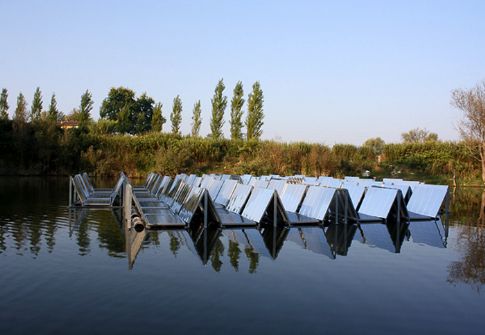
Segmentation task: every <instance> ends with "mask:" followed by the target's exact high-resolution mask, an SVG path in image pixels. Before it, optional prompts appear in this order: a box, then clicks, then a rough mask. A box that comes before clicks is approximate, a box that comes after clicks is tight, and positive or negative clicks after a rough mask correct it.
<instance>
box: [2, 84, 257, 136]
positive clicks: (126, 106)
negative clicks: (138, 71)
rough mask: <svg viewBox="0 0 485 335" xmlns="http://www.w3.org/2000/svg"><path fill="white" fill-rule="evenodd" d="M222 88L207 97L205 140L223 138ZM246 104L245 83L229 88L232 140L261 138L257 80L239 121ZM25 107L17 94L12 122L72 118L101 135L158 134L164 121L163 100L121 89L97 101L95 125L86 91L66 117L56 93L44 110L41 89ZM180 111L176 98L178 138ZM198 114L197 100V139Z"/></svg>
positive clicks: (195, 130)
mask: <svg viewBox="0 0 485 335" xmlns="http://www.w3.org/2000/svg"><path fill="white" fill-rule="evenodd" d="M225 89H226V86H225V85H224V81H223V79H220V80H219V81H218V83H217V85H216V87H215V89H214V95H213V97H212V99H211V108H212V110H211V119H210V134H209V137H211V138H213V139H221V138H223V137H224V134H223V126H224V123H225V112H226V108H227V105H228V98H227V96H226V95H225V93H224V91H225ZM245 103H246V100H245V98H244V88H243V84H242V82H241V81H238V82H237V84H236V86H235V87H234V89H233V96H232V99H231V101H230V114H229V124H230V138H231V139H233V140H242V139H244V138H245V139H248V140H259V139H260V138H261V135H262V127H263V124H264V109H263V107H264V106H263V105H264V95H263V91H262V89H261V85H260V83H259V81H256V82H255V83H254V84H253V85H252V91H251V92H250V93H249V94H248V97H247V114H246V118H245V119H243V118H244V111H243V107H244V104H245ZM27 105H28V104H27V101H26V99H25V96H24V95H23V94H22V93H19V95H18V97H17V103H16V107H15V110H14V113H13V118H12V120H13V121H14V122H15V123H16V124H21V123H27V122H36V121H39V120H51V121H56V122H58V121H67V120H73V121H77V122H78V123H79V127H80V128H85V129H87V128H88V127H91V128H93V129H95V130H96V131H97V132H100V133H119V134H132V135H135V134H143V133H147V132H162V131H163V128H164V125H165V123H166V122H167V118H166V117H165V116H164V111H163V104H162V103H161V102H156V101H155V100H154V99H153V98H152V97H150V96H148V95H147V94H146V93H143V94H141V95H140V96H138V97H136V93H135V92H134V91H133V90H131V89H129V88H125V87H113V88H111V89H110V91H109V93H108V96H107V97H106V98H105V99H104V100H103V101H102V103H101V107H100V110H99V115H100V119H99V120H98V121H97V122H95V121H93V119H92V116H91V113H92V110H93V106H94V102H93V98H92V94H91V92H90V91H89V90H86V91H85V92H84V93H83V94H82V96H81V103H80V105H79V107H78V108H74V109H73V110H72V111H71V112H70V113H69V114H67V115H64V113H62V112H61V111H60V110H59V109H58V107H57V100H56V95H55V93H54V94H52V96H51V99H50V103H49V105H48V107H47V108H46V109H44V102H43V97H42V92H41V90H40V88H39V87H37V88H36V90H35V92H34V96H33V99H32V104H31V108H30V111H29V110H28V106H27ZM182 110H183V104H182V99H181V98H180V95H177V96H176V97H175V98H174V99H173V104H172V110H171V113H170V116H169V118H170V122H171V132H172V133H173V134H177V135H181V131H180V126H181V123H182ZM8 111H9V105H8V90H7V89H6V88H3V89H2V93H1V96H0V119H3V120H8V119H9V112H8ZM201 114H202V108H201V101H200V100H198V101H196V102H195V103H194V105H193V108H192V118H191V131H190V135H191V136H194V137H198V136H200V129H201V125H202V116H201ZM244 127H245V131H244Z"/></svg>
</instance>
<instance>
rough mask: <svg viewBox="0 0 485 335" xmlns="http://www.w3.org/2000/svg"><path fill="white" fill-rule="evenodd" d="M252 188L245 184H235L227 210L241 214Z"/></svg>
mask: <svg viewBox="0 0 485 335" xmlns="http://www.w3.org/2000/svg"><path fill="white" fill-rule="evenodd" d="M252 189H253V187H252V186H250V185H245V184H237V186H236V188H235V189H234V192H233V194H232V195H231V198H230V199H229V202H228V203H227V206H226V208H227V210H229V211H231V212H235V213H238V214H241V211H242V210H243V208H244V206H245V205H246V202H247V200H248V198H249V195H250V194H251V191H252Z"/></svg>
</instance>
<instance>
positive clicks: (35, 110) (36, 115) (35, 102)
mask: <svg viewBox="0 0 485 335" xmlns="http://www.w3.org/2000/svg"><path fill="white" fill-rule="evenodd" d="M41 113H42V92H41V91H40V87H37V88H36V89H35V92H34V98H33V99H32V107H31V109H30V119H31V120H32V121H36V120H39V119H40V115H41Z"/></svg>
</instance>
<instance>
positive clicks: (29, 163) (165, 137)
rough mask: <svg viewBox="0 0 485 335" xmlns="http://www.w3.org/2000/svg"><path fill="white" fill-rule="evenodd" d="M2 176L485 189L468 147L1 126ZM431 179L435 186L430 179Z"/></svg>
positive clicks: (40, 124)
mask: <svg viewBox="0 0 485 335" xmlns="http://www.w3.org/2000/svg"><path fill="white" fill-rule="evenodd" d="M0 150H1V155H0V174H3V175H17V174H23V175H64V174H70V173H73V172H76V171H79V170H86V171H89V172H90V173H92V174H95V175H106V176H109V175H114V174H117V173H118V172H119V171H121V170H123V171H125V172H127V173H128V174H129V175H131V176H133V177H136V176H144V175H146V174H147V173H148V172H149V171H157V172H159V173H162V174H170V175H173V174H176V173H180V172H187V173H208V172H210V173H233V174H243V173H252V174H257V175H261V174H280V175H293V174H306V175H317V176H318V175H332V176H345V175H361V174H362V173H363V172H364V171H366V170H368V171H370V173H371V176H376V177H383V176H385V177H389V176H395V177H404V178H411V179H425V180H428V181H435V182H451V180H452V178H453V175H455V176H456V179H457V181H458V182H459V183H462V184H463V183H465V184H470V183H472V184H477V183H479V179H478V177H479V169H480V165H479V163H478V161H477V160H476V155H477V154H478V153H475V152H470V151H469V150H467V149H466V147H465V146H464V144H463V143H460V142H428V143H415V144H404V143H402V144H386V145H384V146H383V147H382V148H380V149H379V150H376V148H373V147H371V146H354V145H348V144H338V145H334V146H333V147H329V146H326V145H323V144H310V143H303V142H298V143H279V142H274V141H259V142H258V141H233V140H226V139H222V140H213V139H210V138H198V137H184V136H177V135H172V134H165V133H149V134H146V135H139V136H128V135H106V134H95V133H93V132H89V131H88V130H87V129H84V130H83V129H71V130H61V129H59V128H58V127H56V126H55V125H52V124H49V122H37V123H35V124H30V123H28V124H27V123H26V124H23V125H22V127H19V126H18V125H15V124H14V123H13V122H11V121H8V122H2V123H1V124H0ZM430 178H431V179H432V180H430Z"/></svg>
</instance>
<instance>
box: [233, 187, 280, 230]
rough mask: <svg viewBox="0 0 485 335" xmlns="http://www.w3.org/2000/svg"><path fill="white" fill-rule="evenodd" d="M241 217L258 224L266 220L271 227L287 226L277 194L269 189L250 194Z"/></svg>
mask: <svg viewBox="0 0 485 335" xmlns="http://www.w3.org/2000/svg"><path fill="white" fill-rule="evenodd" d="M241 215H242V216H243V217H245V218H247V219H249V220H253V221H255V222H258V223H260V222H263V219H267V220H268V221H271V222H272V223H273V225H277V224H285V225H286V224H288V217H287V216H286V211H285V209H284V207H283V205H282V203H281V200H280V198H279V196H278V193H276V191H275V190H270V189H259V190H258V192H253V193H251V196H250V197H249V199H248V203H247V204H246V207H244V210H243V212H242V213H241Z"/></svg>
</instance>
